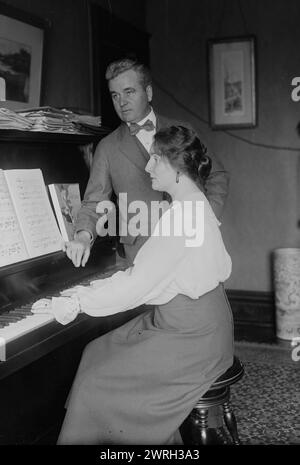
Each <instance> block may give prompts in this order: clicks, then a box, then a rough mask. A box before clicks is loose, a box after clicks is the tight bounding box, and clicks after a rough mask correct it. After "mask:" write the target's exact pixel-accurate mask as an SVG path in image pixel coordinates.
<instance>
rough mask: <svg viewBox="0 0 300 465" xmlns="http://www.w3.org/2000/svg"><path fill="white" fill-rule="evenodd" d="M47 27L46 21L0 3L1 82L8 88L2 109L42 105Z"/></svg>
mask: <svg viewBox="0 0 300 465" xmlns="http://www.w3.org/2000/svg"><path fill="white" fill-rule="evenodd" d="M46 27H47V23H46V21H44V20H41V19H39V18H36V17H33V16H32V15H30V14H29V13H26V12H23V11H21V10H18V9H15V8H12V7H9V6H7V5H5V4H3V3H0V31H1V33H0V78H1V86H2V89H3V86H4V87H5V92H4V95H5V101H1V102H0V106H2V107H6V108H9V109H12V110H16V109H23V108H29V107H36V106H39V105H40V104H41V89H42V72H43V58H44V57H43V51H44V39H45V37H44V35H45V30H46ZM2 94H3V90H2Z"/></svg>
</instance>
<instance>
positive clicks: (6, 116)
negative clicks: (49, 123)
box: [0, 108, 32, 131]
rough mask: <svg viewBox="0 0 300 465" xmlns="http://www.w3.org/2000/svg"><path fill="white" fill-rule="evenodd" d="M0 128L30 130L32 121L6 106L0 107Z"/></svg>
mask: <svg viewBox="0 0 300 465" xmlns="http://www.w3.org/2000/svg"><path fill="white" fill-rule="evenodd" d="M0 129H18V130H20V131H31V129H32V122H31V121H30V120H28V119H27V118H25V117H24V116H22V115H20V114H17V113H15V112H14V111H11V110H9V109H8V108H0Z"/></svg>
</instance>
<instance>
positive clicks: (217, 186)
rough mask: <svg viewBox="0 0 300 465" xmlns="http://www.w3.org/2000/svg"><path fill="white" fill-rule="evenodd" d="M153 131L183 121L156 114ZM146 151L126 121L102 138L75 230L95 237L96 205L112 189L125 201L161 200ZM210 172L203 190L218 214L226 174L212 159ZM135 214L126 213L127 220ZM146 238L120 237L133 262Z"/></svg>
mask: <svg viewBox="0 0 300 465" xmlns="http://www.w3.org/2000/svg"><path fill="white" fill-rule="evenodd" d="M156 118H157V120H156V131H159V130H160V129H162V128H164V127H168V126H171V125H172V124H182V125H184V126H189V127H190V125H189V124H188V123H180V122H178V121H174V120H171V119H169V118H166V117H163V116H160V115H156ZM148 160H149V153H148V152H147V151H146V149H145V148H144V146H143V145H142V143H141V142H140V141H139V140H138V138H137V137H136V136H132V135H131V134H130V132H129V128H128V126H127V124H126V123H121V125H120V126H119V127H118V128H117V129H116V130H115V131H113V132H112V133H110V134H109V135H108V136H106V137H105V138H104V139H102V140H101V141H100V142H99V144H98V146H97V148H96V151H95V155H94V160H93V164H92V167H91V173H90V179H89V182H88V185H87V189H86V192H85V196H84V200H83V202H82V207H81V210H80V212H79V214H78V219H77V223H76V231H80V230H86V231H89V232H90V233H91V234H92V236H93V237H94V238H95V237H96V234H97V233H96V222H97V219H98V215H97V214H96V205H97V203H98V202H100V201H103V200H109V199H110V197H111V194H112V192H113V191H114V192H115V194H116V196H117V198H118V195H119V194H120V193H126V194H127V205H129V204H130V202H133V201H135V200H142V201H144V202H146V203H147V205H150V202H151V201H161V200H162V199H163V193H162V192H159V191H155V190H153V189H152V184H151V179H150V176H149V174H148V173H146V171H145V166H146V164H147V162H148ZM212 161H213V165H212V172H211V175H210V176H209V178H208V179H207V180H206V183H205V186H204V187H205V193H206V195H207V197H208V199H209V201H210V203H211V206H212V208H213V209H214V211H215V213H216V215H217V216H218V217H219V216H220V214H221V211H222V208H223V204H224V201H225V198H226V195H227V189H228V175H227V173H226V171H225V170H224V168H223V167H222V165H220V163H218V162H216V160H214V159H213V160H212ZM135 214H136V213H134V214H131V215H130V214H128V215H127V219H125V221H127V223H128V222H129V221H130V218H131V217H132V216H134V215H135ZM146 240H147V237H145V236H137V237H134V236H131V235H130V234H127V235H126V236H122V237H121V238H120V242H121V243H123V244H124V248H125V254H126V257H127V259H129V262H132V261H133V259H134V257H135V255H136V253H137V252H138V250H139V249H140V247H141V246H142V245H143V243H144V242H145V241H146Z"/></svg>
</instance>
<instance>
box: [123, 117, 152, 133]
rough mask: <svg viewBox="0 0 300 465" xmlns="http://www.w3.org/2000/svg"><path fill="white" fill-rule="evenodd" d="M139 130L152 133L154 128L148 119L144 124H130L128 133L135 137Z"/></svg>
mask: <svg viewBox="0 0 300 465" xmlns="http://www.w3.org/2000/svg"><path fill="white" fill-rule="evenodd" d="M141 129H145V131H154V129H155V127H154V124H153V123H152V121H150V119H147V121H146V122H145V123H144V124H137V123H130V126H129V131H130V134H131V135H132V136H135V135H136V134H137V133H138V132H139V131H140V130H141Z"/></svg>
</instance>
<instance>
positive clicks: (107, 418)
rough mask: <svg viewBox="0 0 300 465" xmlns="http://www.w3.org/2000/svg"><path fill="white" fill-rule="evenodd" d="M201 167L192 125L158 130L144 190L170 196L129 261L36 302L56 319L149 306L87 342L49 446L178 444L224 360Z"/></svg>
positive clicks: (205, 166)
mask: <svg viewBox="0 0 300 465" xmlns="http://www.w3.org/2000/svg"><path fill="white" fill-rule="evenodd" d="M210 166H211V162H210V159H209V157H208V156H206V149H205V148H204V146H203V145H202V144H201V142H200V140H199V139H198V137H197V136H196V134H195V133H194V132H193V131H192V130H190V129H187V128H184V127H182V126H172V127H170V128H167V129H163V130H161V131H159V132H158V133H157V134H156V135H155V138H154V144H153V147H152V150H151V156H150V160H149V162H148V164H147V166H146V171H147V172H148V173H149V174H150V176H151V178H152V186H153V189H157V190H162V191H166V192H168V193H169V194H170V195H171V197H172V199H173V203H172V204H171V206H170V208H169V209H168V210H167V211H166V212H165V213H164V214H163V215H162V217H161V218H160V220H159V221H158V223H157V225H156V227H155V229H154V231H153V232H152V235H151V237H150V238H149V239H148V240H147V242H146V243H145V244H144V245H143V247H142V248H141V249H140V251H139V252H138V254H137V256H136V258H135V261H134V265H133V266H132V267H131V268H128V269H127V270H126V271H124V272H118V273H116V274H115V275H113V276H112V277H111V278H108V279H104V280H98V281H96V282H95V283H94V285H93V286H89V287H83V286H79V287H77V288H75V290H74V293H73V295H71V297H69V298H68V297H59V298H56V299H55V298H54V299H52V302H50V301H48V302H47V301H46V305H47V304H48V305H49V311H52V312H53V313H54V315H55V316H56V318H57V319H58V321H60V322H62V323H66V322H68V321H71V320H72V319H74V318H75V317H76V315H77V313H78V312H79V311H82V312H85V313H87V314H89V315H92V316H104V315H109V314H113V313H116V312H120V311H125V310H128V309H130V308H134V307H137V306H139V305H141V304H144V303H147V304H150V305H154V307H152V308H151V309H149V308H148V310H146V311H145V312H144V313H143V314H141V315H139V316H137V317H136V318H134V319H133V320H131V321H129V322H128V323H126V324H125V325H123V326H121V327H120V328H117V329H116V330H113V331H111V332H110V333H108V334H105V335H104V336H101V337H100V338H98V339H96V340H94V341H93V342H91V343H90V344H88V346H87V347H86V349H85V351H84V353H83V356H82V360H81V362H80V366H79V369H78V372H77V375H76V378H75V381H74V384H73V387H72V390H71V393H70V395H69V399H68V408H67V413H66V417H65V420H64V424H63V427H62V430H61V433H60V436H59V440H58V444H176V443H177V444H178V443H180V442H181V438H180V435H179V430H178V428H179V426H180V425H181V424H182V422H183V421H184V419H185V418H186V417H187V416H188V414H189V413H190V411H191V410H192V408H193V407H194V405H195V403H196V402H197V400H198V399H199V397H201V395H203V394H204V393H205V392H206V391H207V390H208V388H209V387H210V386H211V384H212V383H213V382H214V381H215V380H216V379H217V378H218V377H219V376H220V375H221V374H222V373H223V372H225V371H226V370H227V369H228V368H229V367H230V365H231V364H232V360H233V324H232V314H231V310H230V307H229V304H228V301H227V299H226V296H225V293H224V290H223V285H222V283H223V282H224V281H225V280H226V279H227V278H228V277H229V275H230V273H231V260H230V257H229V255H228V254H227V252H226V250H225V247H224V244H223V241H222V237H221V234H220V231H219V223H218V221H217V219H216V217H215V215H214V213H213V211H212V209H211V207H210V205H209V203H208V201H207V199H206V198H205V195H204V194H203V192H202V191H201V184H202V181H203V179H204V178H205V177H206V176H208V174H209V171H210ZM195 224H196V228H194V225H195ZM182 226H183V227H182ZM203 226H204V235H203V236H202V235H201V234H200V235H199V230H200V229H201V228H203ZM193 234H194V235H193ZM37 304H38V303H37ZM158 304H159V307H156V306H155V305H158ZM42 306H43V303H40V304H38V305H37V306H36V307H37V308H36V311H39V308H41V307H42Z"/></svg>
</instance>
